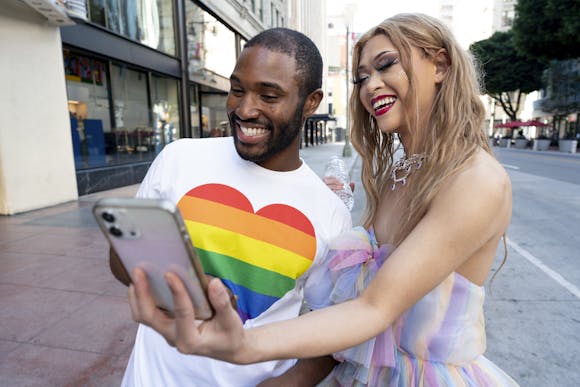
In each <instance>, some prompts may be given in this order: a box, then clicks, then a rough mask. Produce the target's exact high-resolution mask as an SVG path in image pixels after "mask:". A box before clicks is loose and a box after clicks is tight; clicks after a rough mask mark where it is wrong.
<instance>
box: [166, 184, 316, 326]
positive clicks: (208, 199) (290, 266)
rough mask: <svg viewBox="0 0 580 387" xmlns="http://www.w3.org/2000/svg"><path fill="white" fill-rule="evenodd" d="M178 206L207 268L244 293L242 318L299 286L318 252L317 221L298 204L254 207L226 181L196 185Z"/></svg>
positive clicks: (241, 295) (240, 301)
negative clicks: (297, 283)
mask: <svg viewBox="0 0 580 387" xmlns="http://www.w3.org/2000/svg"><path fill="white" fill-rule="evenodd" d="M177 206H178V207H179V210H180V211H181V215H182V216H183V219H184V221H185V225H186V227H187V230H188V232H189V234H190V236H191V240H192V241H193V244H194V246H195V247H196V249H197V253H198V255H199V258H200V260H201V263H202V265H203V268H204V271H205V272H206V274H209V275H212V276H215V277H219V278H221V279H222V281H223V282H224V283H225V284H226V286H228V287H229V288H230V289H231V290H232V292H233V293H234V294H235V295H236V296H237V297H238V313H239V314H240V317H241V319H242V321H246V320H247V319H252V318H255V317H257V316H259V315H260V314H261V313H262V312H264V311H265V310H266V309H268V308H269V307H270V306H271V305H272V304H274V303H275V302H276V301H277V300H279V299H280V298H282V297H283V296H284V295H285V294H286V293H287V292H289V291H290V290H292V289H294V286H295V283H296V279H297V278H298V277H300V276H301V275H302V274H303V273H304V272H305V271H306V270H307V269H308V268H309V267H310V265H311V264H312V261H313V259H314V257H315V256H316V236H315V233H314V227H313V226H312V223H311V222H310V220H308V218H307V217H306V216H305V215H304V214H303V213H302V212H300V211H298V210H297V209H295V208H294V207H291V206H288V205H285V204H270V205H267V206H265V207H263V208H260V209H259V210H258V211H254V208H253V206H252V204H251V203H250V201H249V200H248V198H247V197H246V196H245V195H244V194H243V193H241V192H240V191H238V190H236V189H234V188H232V187H229V186H226V185H223V184H205V185H202V186H199V187H196V188H194V189H192V190H191V191H189V192H188V193H187V194H185V195H184V196H183V197H182V198H181V200H180V201H179V203H178V205H177Z"/></svg>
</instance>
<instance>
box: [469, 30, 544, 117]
mask: <svg viewBox="0 0 580 387" xmlns="http://www.w3.org/2000/svg"><path fill="white" fill-rule="evenodd" d="M469 50H470V51H471V52H472V54H473V55H474V56H475V57H476V58H477V60H478V61H479V63H480V64H481V68H482V70H483V72H484V82H485V90H486V93H487V94H488V95H489V96H491V97H492V98H494V99H495V100H496V101H498V102H499V103H500V104H501V106H502V108H503V110H504V111H505V112H506V114H507V115H508V116H509V117H510V118H511V119H512V120H515V119H516V118H517V113H518V109H519V102H520V100H521V98H522V94H523V93H530V92H532V91H535V90H539V89H541V88H542V87H543V80H542V73H543V71H544V69H545V68H546V64H545V62H543V61H541V60H538V59H534V58H530V57H528V56H525V55H522V54H520V53H519V52H518V51H517V50H516V48H515V46H514V42H513V33H512V32H511V31H508V32H496V33H494V34H493V35H492V36H491V37H490V38H489V39H485V40H480V41H478V42H475V43H473V44H472V45H471V46H470V47H469Z"/></svg>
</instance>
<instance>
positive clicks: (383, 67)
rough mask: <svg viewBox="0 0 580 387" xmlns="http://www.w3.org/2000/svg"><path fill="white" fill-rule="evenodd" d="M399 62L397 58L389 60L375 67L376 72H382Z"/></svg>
mask: <svg viewBox="0 0 580 387" xmlns="http://www.w3.org/2000/svg"><path fill="white" fill-rule="evenodd" d="M398 62H399V58H390V59H388V60H387V61H386V62H382V63H379V64H378V65H377V67H376V69H377V71H383V70H386V69H388V68H389V67H391V66H392V65H394V64H395V63H398Z"/></svg>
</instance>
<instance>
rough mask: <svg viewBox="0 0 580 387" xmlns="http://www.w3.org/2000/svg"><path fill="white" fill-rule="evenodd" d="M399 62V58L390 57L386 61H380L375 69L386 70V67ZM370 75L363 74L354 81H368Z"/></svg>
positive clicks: (358, 82)
mask: <svg viewBox="0 0 580 387" xmlns="http://www.w3.org/2000/svg"><path fill="white" fill-rule="evenodd" d="M396 63H399V58H398V57H395V58H388V59H387V60H386V61H385V62H380V63H378V64H377V65H376V66H375V69H376V70H377V71H385V70H386V69H388V68H389V67H391V66H392V65H394V64H396ZM368 77H369V76H368V75H363V76H360V77H357V78H354V79H353V80H352V83H353V84H354V85H359V84H361V83H363V82H364V81H366V80H367V79H368Z"/></svg>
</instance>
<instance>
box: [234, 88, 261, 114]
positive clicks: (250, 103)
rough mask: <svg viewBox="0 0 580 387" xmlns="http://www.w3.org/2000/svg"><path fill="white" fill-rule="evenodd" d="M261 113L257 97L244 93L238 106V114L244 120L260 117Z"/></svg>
mask: <svg viewBox="0 0 580 387" xmlns="http://www.w3.org/2000/svg"><path fill="white" fill-rule="evenodd" d="M259 114H260V113H259V111H258V105H257V101H256V98H255V97H254V96H252V95H249V94H246V95H244V96H243V97H242V98H241V99H240V103H239V105H238V107H237V108H236V115H237V116H238V117H240V118H241V119H242V120H249V119H254V118H258V116H259Z"/></svg>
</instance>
